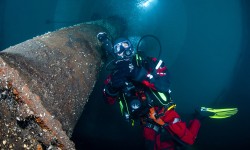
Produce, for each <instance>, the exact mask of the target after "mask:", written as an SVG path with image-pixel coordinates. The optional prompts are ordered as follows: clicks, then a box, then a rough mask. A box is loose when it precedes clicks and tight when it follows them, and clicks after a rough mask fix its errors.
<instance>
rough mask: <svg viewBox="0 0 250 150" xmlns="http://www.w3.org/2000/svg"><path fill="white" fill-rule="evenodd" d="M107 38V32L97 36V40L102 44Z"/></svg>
mask: <svg viewBox="0 0 250 150" xmlns="http://www.w3.org/2000/svg"><path fill="white" fill-rule="evenodd" d="M107 38H108V36H107V33H106V32H99V33H98V34H97V39H98V40H99V41H100V42H104V41H105V40H106V39H107Z"/></svg>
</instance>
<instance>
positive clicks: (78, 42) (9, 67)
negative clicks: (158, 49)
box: [0, 21, 120, 149]
mask: <svg viewBox="0 0 250 150" xmlns="http://www.w3.org/2000/svg"><path fill="white" fill-rule="evenodd" d="M112 23H114V22H112ZM116 26H119V25H118V24H112V25H111V24H109V22H104V21H97V22H94V23H84V24H79V25H75V26H72V27H68V28H63V29H60V30H58V31H55V32H51V33H46V34H44V35H42V36H38V37H35V38H33V39H31V40H28V41H25V42H23V43H20V44H18V45H16V46H13V47H10V48H8V49H6V50H4V51H2V52H0V92H1V100H0V119H1V120H0V148H4V149H47V148H52V147H56V148H60V149H75V146H74V143H73V142H72V141H70V137H71V134H72V132H73V128H74V126H75V125H76V123H77V120H78V119H79V117H80V115H81V113H82V110H83V108H84V105H85V104H86V103H87V101H88V97H89V95H90V93H91V91H92V89H93V87H94V85H95V81H96V79H97V77H98V72H99V70H100V67H101V65H102V60H101V52H100V43H98V41H97V39H96V34H97V33H98V32H100V31H106V32H108V33H110V34H113V35H112V36H114V37H115V36H116V35H115V34H119V30H120V28H116ZM119 27H120V26H119Z"/></svg>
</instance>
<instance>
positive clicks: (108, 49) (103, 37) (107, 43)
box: [97, 32, 114, 57]
mask: <svg viewBox="0 0 250 150" xmlns="http://www.w3.org/2000/svg"><path fill="white" fill-rule="evenodd" d="M97 39H98V40H99V41H100V42H101V43H102V48H103V49H104V51H105V57H108V56H110V55H111V56H114V54H113V44H112V42H111V40H110V39H109V38H108V36H107V33H105V32H99V33H98V34H97Z"/></svg>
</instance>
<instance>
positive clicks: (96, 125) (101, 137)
mask: <svg viewBox="0 0 250 150" xmlns="http://www.w3.org/2000/svg"><path fill="white" fill-rule="evenodd" d="M136 2H139V0H137V1H136V0H134V1H132V0H131V1H118V0H43V1H41V2H38V1H34V0H26V1H16V0H1V1H0V35H1V36H0V49H1V50H3V49H5V48H7V47H9V46H11V45H15V44H18V43H20V42H23V41H25V40H27V39H30V38H32V37H34V36H37V35H41V34H44V33H46V32H48V31H54V30H56V29H58V28H61V27H65V26H70V25H74V24H76V23H81V22H85V21H90V20H93V19H102V18H107V17H109V16H114V15H116V16H120V17H123V18H124V19H125V20H126V21H127V23H128V29H127V31H126V33H127V35H128V36H129V37H140V36H142V35H145V34H153V35H155V36H157V37H158V38H159V40H160V41H161V43H162V47H163V51H162V55H161V58H162V59H163V60H164V61H166V63H167V64H168V67H169V70H170V71H171V77H172V79H171V81H172V91H173V92H172V97H173V98H174V100H175V101H176V103H177V111H178V112H179V113H180V114H181V115H182V116H183V120H188V118H189V117H188V116H189V115H190V114H191V113H192V111H193V109H194V108H195V107H196V106H200V105H204V106H210V107H238V108H239V112H238V114H237V115H236V116H233V117H232V118H229V119H224V120H207V121H205V122H203V123H202V127H201V130H200V133H199V136H198V139H197V142H196V143H195V144H194V146H192V147H191V148H190V149H198V150H206V149H215V150H220V149H223V150H224V149H229V150H230V149H240V147H248V141H247V140H248V139H250V131H249V129H248V128H249V125H250V123H249V122H250V121H249V116H248V114H249V112H250V111H249V109H248V107H249V104H250V102H249V100H250V94H249V93H250V92H249V90H250V68H249V66H248V64H249V62H250V60H249V58H250V51H249V49H250V44H249V39H250V34H249V32H250V31H249V30H250V29H249V27H250V22H249V21H250V11H249V8H250V7H249V6H250V2H249V1H248V0H203V1H201V0H157V1H156V2H152V3H151V6H150V7H148V8H147V9H144V8H140V7H137V5H136ZM152 49H153V50H150V51H148V54H150V55H157V54H158V51H157V50H156V49H157V46H156V48H155V49H154V47H152ZM105 73H106V72H105ZM104 78H105V77H104V76H101V77H100V79H99V82H98V83H97V85H96V87H95V89H94V94H92V95H91V99H90V100H89V103H88V104H87V105H86V107H85V109H84V111H83V112H84V113H83V115H82V117H81V119H80V120H79V123H78V124H77V126H76V128H75V132H74V134H73V137H72V140H73V141H74V142H75V143H76V147H77V149H86V150H97V149H98V150H99V149H121V150H123V149H124V150H127V149H131V150H132V149H137V150H138V149H139V150H140V149H143V139H142V136H141V129H140V128H139V127H138V126H135V127H131V126H130V125H128V124H127V123H126V122H124V120H123V119H122V118H121V116H120V113H119V108H118V105H116V106H107V105H106V104H104V102H103V101H102V98H101V97H98V95H101V84H102V82H103V80H104Z"/></svg>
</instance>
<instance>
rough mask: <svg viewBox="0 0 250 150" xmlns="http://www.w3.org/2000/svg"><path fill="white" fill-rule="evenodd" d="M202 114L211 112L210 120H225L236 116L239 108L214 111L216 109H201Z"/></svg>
mask: <svg viewBox="0 0 250 150" xmlns="http://www.w3.org/2000/svg"><path fill="white" fill-rule="evenodd" d="M200 112H201V113H203V112H209V113H210V115H209V118H214V119H223V118H228V117H231V116H232V115H235V114H236V113H237V112H238V108H223V109H214V108H207V107H201V109H200Z"/></svg>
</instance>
